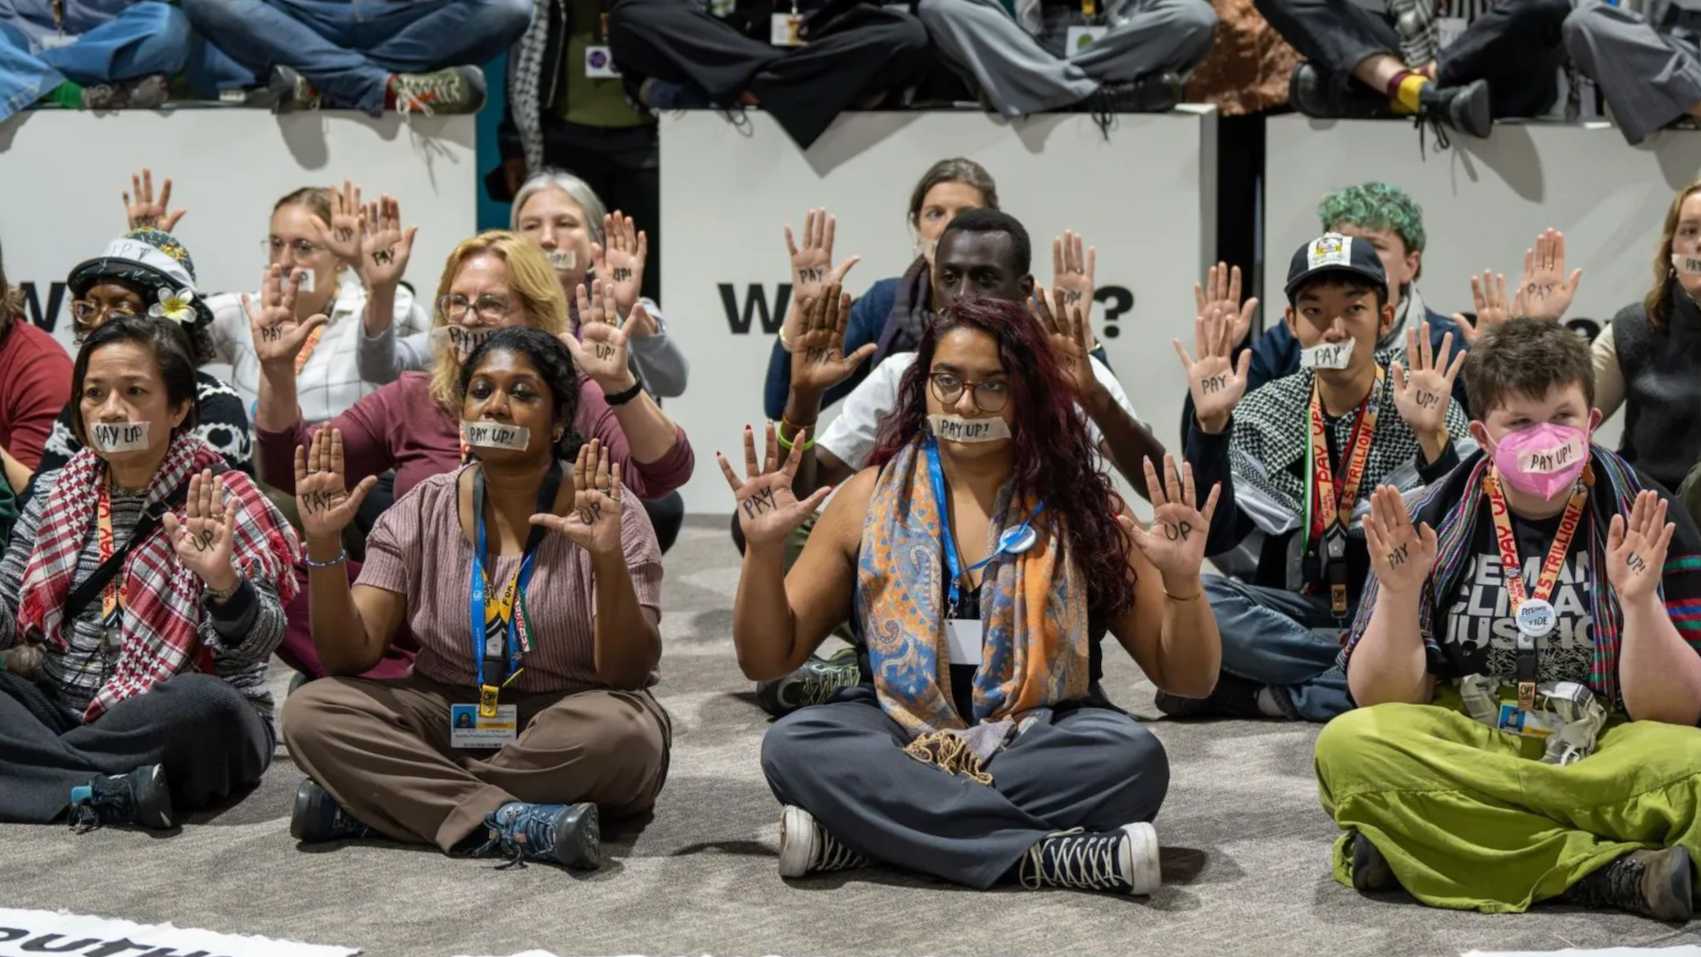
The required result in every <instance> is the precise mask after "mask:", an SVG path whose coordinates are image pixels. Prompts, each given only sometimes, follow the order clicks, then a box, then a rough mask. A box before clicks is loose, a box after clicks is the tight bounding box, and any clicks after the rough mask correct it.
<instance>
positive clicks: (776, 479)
mask: <svg viewBox="0 0 1701 957" xmlns="http://www.w3.org/2000/svg"><path fill="white" fill-rule="evenodd" d="M806 432H807V430H799V431H798V433H797V435H795V436H793V437H792V447H791V454H790V455H787V456H786V457H785V461H783V462H782V461H780V444H779V436H778V435H777V434H776V433H775V431H774V423H772V422H769V423H768V426H767V443H768V452H767V458H766V464H765V465H764V466H763V467H761V468H757V467H756V436H755V434H754V433H752V432H751V431H750V427H749V426H745V427H744V476H745V477H744V480H743V481H740V480H739V478H738V473H736V472H734V471H733V470H732V464H731V463H729V462H728V461H727V460H726V456H724V455H722V454H720V453H719V452H716V453H715V461H717V462H719V463H720V464H721V473H722V474H724V475H725V476H726V484H727V485H728V486H729V487H730V488H731V489H732V495H733V499H734V501H736V502H737V509H738V524H739V527H740V528H742V529H743V530H744V541H745V543H746V544H747V545H768V544H777V543H779V542H783V541H785V539H786V536H788V535H790V534H791V533H792V532H795V531H797V529H798V527H799V526H801V525H802V524H803V520H804V519H806V518H808V517H809V516H810V515H812V514H814V512H815V510H816V509H818V508H820V507H821V503H822V502H825V501H826V500H827V496H828V495H830V494H832V491H833V488H832V486H826V487H823V488H818V489H816V490H815V492H814V494H812V495H810V496H809V497H808V498H806V499H803V500H802V501H798V498H797V496H796V495H795V494H793V493H792V490H791V483H792V479H793V478H795V477H796V476H797V463H798V462H800V461H802V460H803V446H804V445H805V444H807V442H808V436H807V435H806V434H805V433H806Z"/></svg>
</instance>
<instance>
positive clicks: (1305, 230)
mask: <svg viewBox="0 0 1701 957" xmlns="http://www.w3.org/2000/svg"><path fill="white" fill-rule="evenodd" d="M1268 122H1269V127H1268V129H1269V140H1268V152H1267V154H1266V155H1267V159H1266V167H1265V170H1266V172H1265V176H1266V179H1265V197H1266V198H1265V203H1264V212H1265V219H1264V222H1265V232H1264V261H1265V268H1264V296H1265V299H1264V301H1265V302H1266V303H1268V304H1269V307H1268V308H1266V309H1265V322H1266V324H1268V323H1273V322H1278V321H1280V320H1281V312H1280V309H1281V307H1283V306H1285V305H1286V304H1287V300H1286V298H1285V297H1284V296H1283V295H1282V286H1283V284H1284V283H1285V281H1286V279H1287V263H1288V258H1289V256H1291V255H1292V254H1293V250H1294V249H1296V248H1297V247H1298V246H1299V244H1301V243H1303V242H1305V241H1306V240H1307V239H1309V238H1311V237H1313V236H1315V235H1316V234H1317V232H1318V231H1319V225H1318V221H1317V203H1318V201H1319V200H1320V199H1322V198H1323V196H1324V194H1326V193H1328V192H1329V191H1330V190H1333V189H1335V188H1338V187H1340V186H1345V185H1349V184H1352V183H1356V182H1362V181H1365V180H1371V179H1380V180H1386V181H1387V182H1390V183H1393V184H1395V185H1397V186H1399V187H1400V188H1402V189H1404V190H1406V191H1407V192H1409V193H1411V195H1412V196H1413V198H1415V199H1416V200H1417V201H1418V203H1419V204H1420V205H1422V207H1423V213H1424V228H1425V231H1426V232H1427V234H1428V244H1427V245H1428V248H1427V249H1426V250H1425V252H1424V257H1423V276H1422V278H1421V279H1420V280H1419V281H1418V287H1419V289H1420V290H1421V292H1422V294H1423V297H1424V300H1425V301H1426V302H1427V303H1428V304H1429V306H1430V308H1432V309H1435V310H1436V311H1437V312H1442V313H1446V314H1449V315H1451V314H1452V313H1454V312H1464V311H1469V310H1471V308H1472V306H1471V289H1470V277H1471V275H1472V274H1475V275H1479V276H1480V275H1481V274H1482V271H1483V270H1484V269H1490V268H1492V269H1494V270H1495V271H1496V272H1503V273H1505V274H1506V281H1507V283H1508V286H1509V287H1510V286H1511V285H1512V284H1515V283H1516V282H1517V281H1518V276H1519V275H1520V274H1521V273H1522V272H1523V267H1524V258H1523V257H1524V250H1525V249H1527V248H1529V247H1530V245H1531V243H1532V241H1533V240H1534V239H1535V236H1536V234H1537V233H1538V232H1540V231H1541V230H1544V229H1546V228H1547V227H1549V226H1552V227H1554V228H1556V229H1561V230H1564V232H1565V240H1566V255H1567V269H1568V270H1569V269H1572V268H1576V267H1582V269H1583V281H1582V285H1581V286H1580V287H1579V289H1578V293H1577V300H1576V302H1575V304H1574V305H1573V306H1572V308H1571V311H1570V313H1569V314H1568V315H1567V320H1568V322H1569V323H1570V324H1571V325H1572V327H1573V328H1575V329H1578V331H1579V332H1582V333H1584V334H1586V335H1589V336H1590V337H1592V336H1593V335H1594V334H1595V333H1597V332H1598V331H1599V329H1600V327H1601V326H1604V325H1605V324H1606V323H1607V322H1608V321H1610V320H1611V319H1612V316H1613V314H1614V313H1616V312H1617V311H1618V310H1619V309H1621V308H1623V307H1624V306H1626V305H1628V304H1629V303H1631V302H1634V301H1637V300H1639V299H1641V298H1642V296H1643V295H1645V294H1646V292H1647V290H1648V287H1649V285H1650V283H1651V282H1652V279H1653V274H1652V264H1653V260H1654V252H1655V247H1656V245H1657V243H1658V242H1659V238H1660V229H1661V226H1662V225H1663V221H1664V217H1665V212H1666V207H1667V206H1668V205H1669V204H1670V203H1671V200H1672V197H1673V196H1674V195H1675V194H1676V192H1677V191H1678V190H1680V189H1682V188H1683V187H1684V186H1687V185H1688V184H1689V183H1690V182H1692V181H1694V180H1695V179H1697V178H1701V134H1698V133H1694V132H1684V131H1675V130H1674V131H1667V132H1663V133H1659V134H1656V135H1655V136H1653V137H1652V138H1651V139H1650V140H1649V141H1648V142H1647V143H1645V144H1644V145H1642V146H1640V147H1635V148H1633V147H1630V146H1628V145H1626V144H1625V142H1624V137H1623V135H1622V134H1621V133H1619V131H1618V130H1617V129H1615V128H1613V127H1611V126H1608V125H1605V124H1602V123H1586V124H1565V123H1548V122H1532V123H1520V124H1510V123H1501V124H1498V125H1496V126H1495V128H1494V135H1493V136H1491V137H1489V138H1488V139H1486V140H1477V139H1472V138H1470V137H1468V136H1462V135H1455V136H1454V137H1453V148H1452V149H1451V150H1448V151H1444V152H1439V153H1437V152H1434V137H1433V136H1430V137H1428V143H1429V146H1430V150H1431V152H1430V153H1429V154H1428V155H1427V156H1426V155H1423V154H1421V153H1420V152H1419V150H1418V136H1417V133H1416V132H1415V131H1414V130H1413V129H1412V127H1411V125H1410V124H1409V123H1402V122H1394V121H1366V120H1357V121H1323V120H1309V119H1306V118H1304V117H1301V116H1294V115H1290V116H1281V117H1273V118H1271V119H1270V120H1269V121H1268ZM1601 437H1602V440H1603V441H1606V442H1608V443H1609V444H1616V443H1617V437H1618V424H1617V422H1616V421H1615V422H1613V423H1609V426H1608V427H1607V428H1606V429H1603V431H1602V435H1601Z"/></svg>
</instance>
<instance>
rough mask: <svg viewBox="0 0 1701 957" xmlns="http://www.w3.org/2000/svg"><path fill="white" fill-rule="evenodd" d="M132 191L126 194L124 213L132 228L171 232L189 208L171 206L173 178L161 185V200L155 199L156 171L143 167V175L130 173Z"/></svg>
mask: <svg viewBox="0 0 1701 957" xmlns="http://www.w3.org/2000/svg"><path fill="white" fill-rule="evenodd" d="M130 189H131V190H132V191H131V192H128V193H125V194H124V214H125V216H126V217H127V218H128V221H129V223H130V228H131V229H161V230H164V231H166V232H168V233H169V232H171V231H172V230H174V229H176V228H177V221H178V220H180V219H182V218H183V216H184V214H185V213H187V212H189V211H188V210H187V209H172V208H171V180H170V179H169V178H168V179H166V181H165V182H164V184H162V185H161V186H160V190H159V201H158V202H155V201H154V171H153V170H151V169H143V170H142V172H141V175H139V176H138V175H137V174H135V173H131V174H130Z"/></svg>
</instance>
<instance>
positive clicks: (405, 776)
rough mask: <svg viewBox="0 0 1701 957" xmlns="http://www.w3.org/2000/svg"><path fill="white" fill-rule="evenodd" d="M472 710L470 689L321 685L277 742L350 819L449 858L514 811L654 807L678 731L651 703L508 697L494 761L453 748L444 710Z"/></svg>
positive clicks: (607, 694)
mask: <svg viewBox="0 0 1701 957" xmlns="http://www.w3.org/2000/svg"><path fill="white" fill-rule="evenodd" d="M477 703H478V691H477V689H475V688H470V687H468V688H463V687H457V686H454V685H446V684H440V683H438V682H435V681H432V680H430V679H428V678H424V677H421V676H418V675H409V676H408V677H406V678H401V679H397V680H393V681H373V680H369V679H366V678H321V679H319V680H318V681H312V682H308V683H307V684H305V685H302V686H301V688H300V689H299V690H297V691H296V693H295V694H293V695H291V696H290V697H289V700H288V701H287V702H286V703H285V704H284V709H283V737H284V741H285V742H286V743H287V744H288V745H289V752H290V754H291V755H292V756H293V757H294V758H295V762H296V764H297V765H299V766H300V767H301V769H302V770H303V771H305V772H306V773H307V775H308V776H309V777H311V778H312V779H313V780H315V781H317V782H319V784H320V785H321V786H322V787H324V788H325V790H327V791H329V792H331V795H332V796H333V797H335V798H336V799H337V801H338V802H339V803H341V804H342V806H343V807H345V808H347V809H348V810H349V811H351V812H353V814H354V816H355V817H357V818H359V819H360V820H361V821H363V822H365V823H366V824H368V825H370V826H371V827H373V828H375V829H376V830H378V831H381V832H383V833H384V834H386V835H388V836H390V837H393V838H395V839H397V840H400V841H409V842H424V843H428V844H435V845H437V846H438V847H440V848H442V849H443V850H444V851H449V850H451V849H453V848H454V847H455V845H457V844H459V843H460V842H462V841H464V840H466V839H467V838H468V837H470V836H472V835H473V834H476V833H478V832H479V831H480V830H481V829H482V828H483V827H484V817H485V815H486V814H489V813H490V812H492V811H495V810H496V809H497V808H499V807H501V806H502V805H504V804H506V803H508V802H509V801H526V802H530V803H536V804H571V803H576V802H580V801H586V802H591V803H595V804H597V805H598V806H599V807H600V809H601V810H602V811H603V812H604V813H607V814H609V815H612V816H617V817H618V816H624V815H629V814H638V813H642V812H644V811H647V810H649V809H650V807H651V806H652V805H653V804H655V800H656V795H657V794H658V793H660V791H661V787H662V782H663V781H664V780H665V779H666V777H667V764H668V751H669V749H670V747H671V745H672V737H673V730H672V725H671V723H670V722H669V720H668V717H667V712H665V711H663V710H662V707H661V705H659V704H657V703H656V700H655V698H653V697H651V695H650V693H649V692H648V691H606V690H598V691H583V692H579V693H577V694H564V693H560V692H554V693H541V694H526V693H524V692H512V691H510V692H505V693H504V694H503V695H502V703H503V704H512V705H515V706H516V708H517V710H518V717H519V726H520V729H521V730H520V733H519V737H518V738H517V739H516V740H515V741H514V742H513V743H511V744H509V745H507V746H506V747H503V748H502V749H501V750H496V751H491V750H478V751H470V750H456V749H454V748H451V747H450V746H449V706H450V705H454V704H477Z"/></svg>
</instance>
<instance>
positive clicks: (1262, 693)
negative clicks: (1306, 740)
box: [1258, 685, 1288, 718]
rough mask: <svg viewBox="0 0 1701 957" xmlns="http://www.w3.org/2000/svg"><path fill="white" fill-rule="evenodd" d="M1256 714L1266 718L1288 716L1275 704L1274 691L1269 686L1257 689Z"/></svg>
mask: <svg viewBox="0 0 1701 957" xmlns="http://www.w3.org/2000/svg"><path fill="white" fill-rule="evenodd" d="M1258 713H1259V714H1262V715H1263V716H1264V717H1266V718H1285V717H1287V716H1288V713H1287V712H1286V711H1283V710H1282V708H1281V706H1280V705H1278V704H1276V689H1274V688H1272V687H1270V686H1269V685H1265V686H1264V687H1262V688H1259V689H1258Z"/></svg>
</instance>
